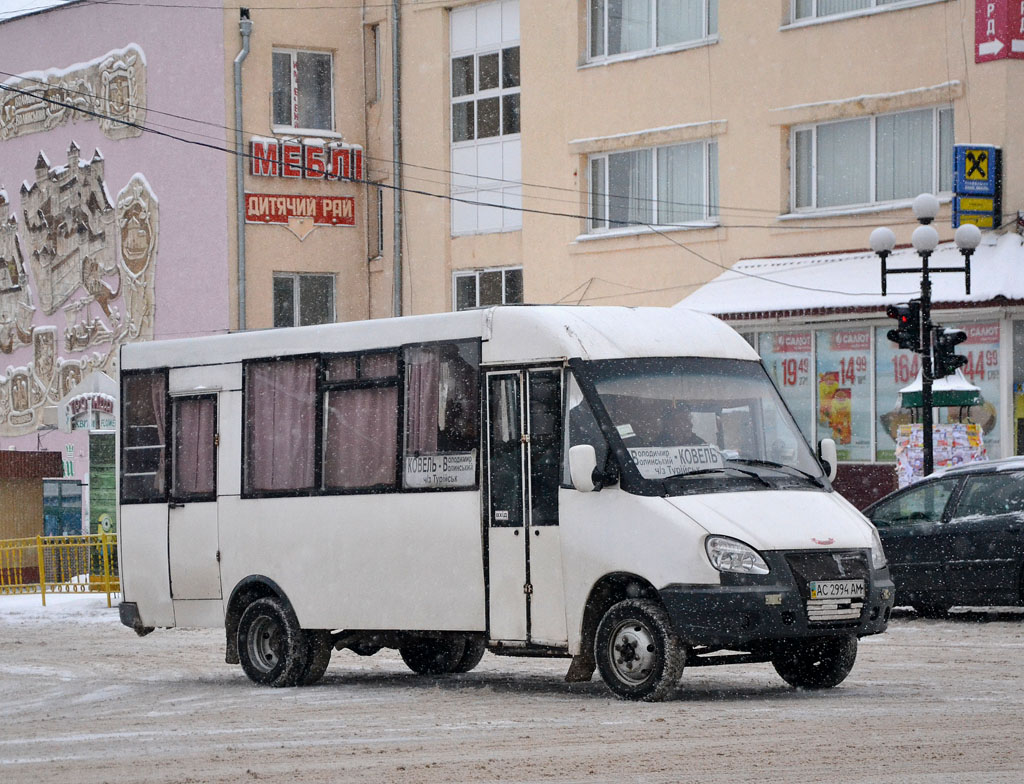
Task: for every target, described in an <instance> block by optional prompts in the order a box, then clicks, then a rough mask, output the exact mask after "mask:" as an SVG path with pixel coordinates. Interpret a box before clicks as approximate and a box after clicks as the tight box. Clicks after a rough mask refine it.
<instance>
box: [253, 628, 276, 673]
mask: <svg viewBox="0 0 1024 784" xmlns="http://www.w3.org/2000/svg"><path fill="white" fill-rule="evenodd" d="M246 649H247V650H248V652H249V661H251V662H252V664H253V666H254V667H255V668H256V669H257V670H259V671H260V672H263V673H267V672H270V671H271V670H272V669H274V667H276V666H277V664H278V662H280V660H281V626H280V625H279V624H278V623H277V622H276V621H275V620H274V619H273V618H268V617H267V616H266V615H262V616H260V617H259V618H257V619H256V620H255V621H253V624H252V626H250V627H249V634H248V637H247V639H246Z"/></svg>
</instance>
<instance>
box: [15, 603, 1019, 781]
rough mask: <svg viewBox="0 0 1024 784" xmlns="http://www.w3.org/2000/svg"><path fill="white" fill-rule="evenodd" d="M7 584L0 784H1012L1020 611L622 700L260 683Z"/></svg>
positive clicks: (517, 668) (534, 663)
mask: <svg viewBox="0 0 1024 784" xmlns="http://www.w3.org/2000/svg"><path fill="white" fill-rule="evenodd" d="M48 603H49V605H50V606H49V607H47V608H45V609H44V608H42V607H41V606H40V604H39V598H38V597H36V596H32V597H0V782H5V783H9V784H13V783H14V782H32V783H33V784H38V783H39V782H74V784H90V783H91V782H112V783H113V784H120V783H121V782H244V781H281V782H284V781H287V782H295V783H297V784H312V783H313V782H347V781H360V782H370V783H372V784H380V782H392V781H394V782H399V781H400V782H446V784H450V783H452V782H497V781H501V782H527V781H529V782H556V781H557V782H576V781H578V782H592V781H607V782H612V781H614V782H701V783H702V784H717V783H719V782H721V783H722V784H725V783H728V784H740V783H745V782H759V784H760V782H769V781H772V782H774V781H778V782H798V783H800V784H806V783H808V782H837V783H843V782H851V783H852V782H859V783H862V784H863V783H867V782H908V783H914V784H918V783H924V782H928V783H929V784H930V783H932V782H935V783H936V784H937V783H938V782H942V784H948V783H949V782H968V781H969V782H1006V783H1007V784H1009V783H1010V782H1013V783H1014V784H1017V783H1019V782H1021V781H1024V754H1022V749H1024V613H1021V612H1019V611H1012V610H1007V611H1001V612H999V611H991V612H972V613H963V612H960V613H955V614H954V616H953V617H952V618H950V619H947V620H941V621H927V620H920V619H918V618H916V617H915V616H914V615H913V613H911V612H909V611H907V612H906V613H902V614H900V615H898V616H897V617H896V618H895V619H894V621H893V623H892V624H891V625H890V630H889V632H888V633H887V634H885V635H883V636H881V637H876V638H871V639H867V640H864V641H862V642H861V648H860V655H859V657H858V661H857V665H856V666H855V668H854V670H853V673H852V674H851V675H850V677H849V678H848V679H847V680H846V682H845V683H843V684H842V685H841V686H840V687H838V688H837V689H834V690H832V691H825V692H798V691H794V690H792V689H790V688H789V687H788V686H786V685H785V684H784V683H783V682H782V680H781V679H780V678H779V677H778V676H777V675H776V674H775V672H774V670H773V669H772V668H771V666H770V665H748V666H735V667H707V668H693V669H689V670H687V671H686V673H685V674H684V676H683V680H682V682H681V685H680V689H679V692H678V694H677V695H675V697H674V698H673V699H672V700H670V701H668V702H664V703H658V704H637V703H627V702H622V701H620V700H617V699H615V698H614V697H613V696H612V695H611V694H610V693H609V692H608V691H607V690H606V689H605V687H604V686H603V685H602V684H601V683H600V681H599V680H598V679H597V678H596V677H595V679H594V680H593V681H592V682H591V683H586V684H572V685H569V684H566V683H564V682H563V680H562V676H563V675H564V672H565V668H566V664H567V662H565V661H563V660H543V659H534V660H530V659H505V658H499V657H495V656H492V655H490V654H488V655H486V656H485V657H484V660H483V662H482V663H481V665H480V667H479V668H478V669H477V670H474V671H473V672H471V673H468V674H466V675H459V676H450V677H447V678H443V679H435V678H424V677H420V676H416V675H413V674H412V673H411V672H409V671H408V670H407V669H406V668H405V666H404V665H403V664H402V661H401V659H399V658H398V656H397V654H396V653H394V652H390V651H382V652H381V653H379V654H377V655H376V656H374V657H371V658H360V657H358V656H356V655H355V654H352V653H350V652H348V651H346V652H342V653H336V654H335V656H334V659H333V660H332V662H331V666H330V668H329V669H328V671H327V675H326V676H325V677H324V680H323V681H322V682H321V683H320V684H318V685H317V686H314V687H309V688H302V689H268V688H259V687H256V686H254V685H252V684H251V683H250V682H249V681H248V680H247V679H246V678H245V676H244V675H243V673H242V671H241V669H240V668H239V667H237V666H230V665H226V664H224V663H223V658H224V654H223V634H222V633H221V632H218V631H212V630H202V631H192V630H171V631H157V632H155V633H154V634H152V635H150V636H148V637H146V638H142V639H140V638H138V637H136V636H135V634H134V633H132V632H131V631H130V630H128V629H126V628H124V627H122V626H121V625H120V624H119V623H118V620H117V610H116V607H115V608H114V609H112V610H108V609H107V608H106V602H105V599H104V598H96V597H80V596H79V597H60V596H58V597H49V598H48Z"/></svg>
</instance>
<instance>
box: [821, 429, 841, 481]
mask: <svg viewBox="0 0 1024 784" xmlns="http://www.w3.org/2000/svg"><path fill="white" fill-rule="evenodd" d="M818 460H820V461H821V465H822V468H824V469H825V473H827V474H828V481H830V482H831V481H833V480H834V479H835V478H836V471H837V470H838V469H839V458H838V457H837V456H836V442H835V441H833V440H832V439H831V438H823V439H821V441H819V442H818Z"/></svg>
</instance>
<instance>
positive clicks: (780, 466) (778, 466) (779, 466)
mask: <svg viewBox="0 0 1024 784" xmlns="http://www.w3.org/2000/svg"><path fill="white" fill-rule="evenodd" d="M729 462H730V463H743V465H751V466H763V467H765V468H774V469H775V470H777V471H785V472H786V473H789V474H793V475H795V476H801V477H803V478H804V479H808V480H810V481H811V482H813V483H814V484H816V485H817V486H818V487H821V488H824V487H825V483H824V482H822V481H821V480H820V479H819V478H818V477H816V476H815V475H814V474H811V473H808V472H807V471H804V470H803V469H801V468H797V467H796V466H791V465H786V464H785V463H776V462H774V461H772V460H756V459H754V458H751V457H730V458H729Z"/></svg>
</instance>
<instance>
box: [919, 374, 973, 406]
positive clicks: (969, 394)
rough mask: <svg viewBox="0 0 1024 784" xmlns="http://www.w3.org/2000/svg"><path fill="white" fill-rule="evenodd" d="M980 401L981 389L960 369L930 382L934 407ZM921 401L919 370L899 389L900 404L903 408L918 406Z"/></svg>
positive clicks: (969, 404)
mask: <svg viewBox="0 0 1024 784" xmlns="http://www.w3.org/2000/svg"><path fill="white" fill-rule="evenodd" d="M981 402H982V400H981V390H980V389H978V388H977V387H976V386H974V384H972V383H971V382H970V381H968V380H967V379H966V378H964V374H963V373H962V372H961V371H960V370H957V371H956V372H955V373H953V374H952V375H949V376H946V377H945V378H937V379H935V380H934V381H933V382H932V406H933V407H935V408H944V407H946V406H954V407H956V406H980V405H981ZM922 403H923V400H922V397H921V371H918V372H917V378H915V379H914V380H913V381H911V382H910V383H909V384H907V386H905V387H903V389H901V390H900V405H901V406H903V408H920V407H921V405H922Z"/></svg>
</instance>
